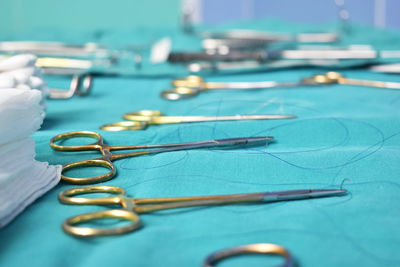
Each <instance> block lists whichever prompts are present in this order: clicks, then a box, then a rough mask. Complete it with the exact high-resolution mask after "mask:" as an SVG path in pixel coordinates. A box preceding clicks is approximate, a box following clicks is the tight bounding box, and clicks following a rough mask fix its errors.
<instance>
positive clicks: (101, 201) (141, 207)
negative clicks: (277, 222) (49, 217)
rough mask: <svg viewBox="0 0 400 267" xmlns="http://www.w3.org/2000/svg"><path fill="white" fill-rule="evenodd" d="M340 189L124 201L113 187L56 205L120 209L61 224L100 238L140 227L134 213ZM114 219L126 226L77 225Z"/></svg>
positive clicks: (77, 191)
mask: <svg viewBox="0 0 400 267" xmlns="http://www.w3.org/2000/svg"><path fill="white" fill-rule="evenodd" d="M346 192H347V191H346V190H344V189H299V190H288V191H276V192H260V193H245V194H234V195H217V196H197V197H167V198H141V199H140V198H137V199H135V198H128V197H126V193H125V190H123V189H122V188H119V187H114V186H89V187H78V188H73V189H68V190H65V191H63V192H61V193H60V194H59V196H58V199H59V200H60V202H62V203H64V204H72V205H119V206H120V207H121V208H120V209H111V210H106V211H99V212H93V213H87V214H82V215H78V216H75V217H71V218H68V219H67V220H65V221H64V223H63V225H62V227H63V230H64V231H65V232H66V233H68V234H71V235H75V236H81V237H88V236H100V235H115V234H123V233H127V232H132V231H135V230H137V229H139V228H140V227H141V220H140V217H139V215H138V214H141V213H149V212H154V211H160V210H167V209H177V208H186V207H196V206H215V205H228V204H240V203H249V204H250V203H268V202H275V201H289V200H299V199H307V198H319V197H329V196H340V195H344V194H346ZM91 193H114V194H117V195H116V196H112V197H106V198H84V197H74V196H76V195H81V194H91ZM107 218H115V219H121V220H127V221H129V222H130V224H128V225H126V226H121V227H113V228H101V229H98V228H90V227H79V226H75V225H77V224H81V223H86V222H89V221H93V220H101V219H107Z"/></svg>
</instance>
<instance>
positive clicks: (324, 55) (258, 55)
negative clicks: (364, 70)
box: [168, 47, 400, 63]
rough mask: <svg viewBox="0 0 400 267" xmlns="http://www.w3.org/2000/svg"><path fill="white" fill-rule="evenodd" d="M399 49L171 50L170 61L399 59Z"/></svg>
mask: <svg viewBox="0 0 400 267" xmlns="http://www.w3.org/2000/svg"><path fill="white" fill-rule="evenodd" d="M399 58H400V50H374V49H354V48H351V47H350V48H337V49H335V48H332V47H329V48H328V49H323V48H321V47H317V48H316V49H312V48H308V49H293V50H263V51H254V52H253V51H232V52H227V53H214V54H212V53H205V52H171V53H170V54H169V56H168V61H169V62H171V63H190V62H194V61H195V62H202V61H205V62H213V61H248V60H255V61H259V62H268V61H275V60H377V59H399Z"/></svg>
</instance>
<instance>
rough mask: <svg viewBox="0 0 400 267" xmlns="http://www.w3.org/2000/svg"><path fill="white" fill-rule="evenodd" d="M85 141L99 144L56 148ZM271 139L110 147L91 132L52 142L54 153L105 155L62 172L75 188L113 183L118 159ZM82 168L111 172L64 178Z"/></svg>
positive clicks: (68, 167) (63, 178) (74, 164)
mask: <svg viewBox="0 0 400 267" xmlns="http://www.w3.org/2000/svg"><path fill="white" fill-rule="evenodd" d="M82 137H84V138H92V139H95V140H96V142H94V143H91V144H87V145H78V146H63V145H58V144H56V142H63V141H66V140H67V139H77V138H82ZM272 139H273V137H271V136H255V137H238V138H226V139H218V140H206V141H198V142H190V143H178V144H162V145H137V146H109V145H106V144H104V141H103V138H102V137H101V135H100V134H98V133H96V132H90V131H79V132H69V133H63V134H59V135H57V136H55V137H53V138H52V139H51V140H50V146H51V147H52V148H53V149H54V150H59V151H90V150H98V151H100V152H101V154H102V156H101V157H98V158H95V159H88V160H82V161H77V162H73V163H69V164H66V165H64V166H63V168H62V172H61V179H62V180H63V181H64V182H67V183H72V184H94V183H100V182H104V181H107V180H110V179H111V178H113V177H114V176H115V174H116V172H117V170H116V168H115V166H114V164H113V163H112V162H113V161H114V160H117V159H122V158H127V157H137V156H141V155H151V154H158V153H162V152H170V151H179V150H188V149H197V148H206V147H220V146H237V145H246V144H250V143H251V144H257V143H259V142H263V143H264V144H265V142H268V141H271V140H272ZM154 148H158V149H154ZM140 149H141V150H140ZM143 149H147V150H143ZM113 150H140V151H135V152H129V153H119V154H112V153H111V151H113ZM83 167H103V168H107V169H109V172H108V173H106V174H103V175H98V176H93V177H85V178H75V177H68V176H65V175H64V173H65V172H66V171H68V170H71V169H77V168H83Z"/></svg>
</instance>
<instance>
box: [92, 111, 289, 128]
mask: <svg viewBox="0 0 400 267" xmlns="http://www.w3.org/2000/svg"><path fill="white" fill-rule="evenodd" d="M123 118H124V119H125V120H127V121H121V122H116V123H110V124H106V125H103V126H101V127H100V129H102V130H105V131H127V130H143V129H145V128H147V126H149V125H157V124H171V123H189V122H207V121H237V120H274V119H292V118H296V116H294V115H267V114H263V115H234V116H164V114H163V113H161V111H158V110H140V111H137V112H130V113H126V114H125V115H124V116H123Z"/></svg>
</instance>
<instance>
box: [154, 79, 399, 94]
mask: <svg viewBox="0 0 400 267" xmlns="http://www.w3.org/2000/svg"><path fill="white" fill-rule="evenodd" d="M171 83H172V85H174V86H175V88H173V89H169V90H165V91H162V92H161V96H162V97H163V98H165V99H168V100H179V99H185V98H191V97H194V96H196V95H198V94H199V93H202V92H205V91H213V90H255V89H271V88H292V87H298V86H316V85H328V84H348V85H359V86H368V87H378V88H386V89H400V83H396V82H381V81H370V80H358V79H350V78H346V77H344V76H343V75H341V74H340V73H337V72H327V73H325V74H318V75H314V76H311V77H306V78H303V79H301V80H299V81H296V82H274V81H265V82H206V81H205V80H204V79H203V78H202V77H200V76H193V75H192V76H187V77H185V78H180V79H175V80H173V81H172V82H171Z"/></svg>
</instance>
